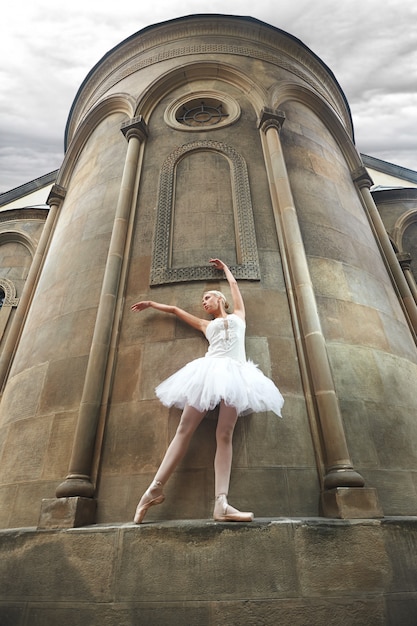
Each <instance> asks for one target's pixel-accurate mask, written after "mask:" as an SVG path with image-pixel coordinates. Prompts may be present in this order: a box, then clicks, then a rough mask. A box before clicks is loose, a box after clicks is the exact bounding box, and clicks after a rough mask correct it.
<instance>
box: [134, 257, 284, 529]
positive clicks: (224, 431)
mask: <svg viewBox="0 0 417 626" xmlns="http://www.w3.org/2000/svg"><path fill="white" fill-rule="evenodd" d="M210 263H211V264H212V265H213V266H214V267H215V268H216V269H218V270H223V272H224V274H225V277H226V279H227V282H228V284H229V287H230V291H231V295H232V302H233V313H230V314H228V313H227V309H228V308H229V305H228V303H227V300H226V298H225V296H224V295H223V293H221V292H220V291H216V290H211V291H206V292H205V293H204V295H203V300H202V304H203V308H204V310H205V311H206V313H207V314H208V315H210V316H211V317H212V318H213V319H212V320H211V321H210V320H206V319H201V318H199V317H196V316H195V315H191V314H190V313H188V312H187V311H184V310H183V309H181V308H179V307H177V306H171V305H167V304H161V303H159V302H153V301H152V300H146V301H140V302H137V303H136V304H134V305H133V306H132V307H131V308H132V310H133V311H143V310H145V309H148V308H153V309H156V310H157V311H161V312H163V313H171V314H173V315H176V316H177V317H178V318H179V319H181V320H182V321H184V322H185V323H187V324H189V325H190V326H191V327H193V328H196V329H197V330H199V331H201V332H202V333H203V334H204V335H205V337H206V339H207V340H208V342H209V347H208V350H207V353H206V355H205V356H204V357H201V358H198V359H195V360H193V361H191V362H190V363H188V364H187V365H185V366H184V367H183V368H181V369H180V370H178V371H177V372H176V373H175V374H173V375H172V376H170V377H169V378H167V379H166V380H165V381H163V382H162V383H161V384H160V385H158V386H157V387H156V389H155V392H156V395H157V396H158V398H159V399H160V401H161V402H162V403H163V404H164V405H165V406H169V407H170V406H176V407H178V408H181V409H183V411H182V415H181V419H180V423H179V425H178V428H177V431H176V433H175V435H174V438H173V439H172V441H171V443H170V445H169V446H168V449H167V451H166V453H165V456H164V458H163V460H162V463H161V465H160V466H159V468H158V471H157V472H156V474H155V477H154V479H153V481H152V483H151V484H150V486H149V487H148V489H147V490H146V491H145V493H144V494H143V496H142V498H141V499H140V501H139V504H138V506H137V508H136V513H135V516H134V522H135V523H136V524H140V523H141V522H142V521H143V519H144V517H145V515H146V512H147V511H148V509H149V508H150V507H151V506H154V505H157V504H161V503H162V502H163V501H164V500H165V495H164V493H163V487H164V485H165V484H166V482H167V481H168V479H169V478H170V476H171V474H172V473H173V472H174V470H175V468H176V467H177V465H178V463H179V462H180V461H181V460H182V458H183V457H184V455H185V453H186V451H187V449H188V446H189V443H190V441H191V438H192V436H193V434H194V432H195V430H196V428H197V426H198V425H199V424H200V422H201V420H202V419H203V418H204V416H205V414H206V413H207V412H208V411H210V410H212V409H214V408H215V407H216V406H219V416H218V422H217V428H216V454H215V458H214V475H215V505H214V512H213V518H214V520H215V521H219V522H251V521H252V520H253V517H254V516H253V513H252V512H246V511H245V512H244V511H239V510H237V509H235V508H234V507H232V506H231V505H230V504H229V503H228V501H227V495H228V491H229V483H230V473H231V467H232V456H233V448H232V439H233V432H234V428H235V425H236V422H237V419H238V416H239V415H245V414H247V413H251V412H261V411H270V410H272V411H273V412H275V413H276V414H277V415H278V416H280V417H281V409H282V406H283V404H284V399H283V397H282V395H281V393H280V391H279V390H278V388H277V387H276V386H275V384H274V383H273V382H272V380H270V379H269V378H267V377H266V376H265V375H264V374H263V373H262V372H261V370H260V369H258V367H257V366H256V365H255V364H254V363H252V361H248V360H247V359H246V354H245V329H246V322H245V305H244V302H243V298H242V295H241V293H240V290H239V287H238V284H237V282H236V279H235V277H234V276H233V274H232V272H231V271H230V269H229V268H228V266H227V265H226V264H225V263H224V262H223V261H221V260H220V259H210Z"/></svg>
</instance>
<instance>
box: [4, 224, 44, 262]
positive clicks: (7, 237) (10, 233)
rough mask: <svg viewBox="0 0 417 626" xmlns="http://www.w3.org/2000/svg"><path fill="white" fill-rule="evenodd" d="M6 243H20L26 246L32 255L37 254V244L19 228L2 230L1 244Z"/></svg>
mask: <svg viewBox="0 0 417 626" xmlns="http://www.w3.org/2000/svg"><path fill="white" fill-rule="evenodd" d="M5 243H19V244H21V245H22V246H24V247H25V248H26V249H27V250H28V251H29V253H30V255H31V257H32V258H33V255H34V254H35V250H36V244H35V242H34V241H32V239H31V238H30V237H28V236H27V235H25V234H24V233H22V232H20V231H17V230H9V229H8V230H6V231H4V232H0V246H1V245H3V244H5Z"/></svg>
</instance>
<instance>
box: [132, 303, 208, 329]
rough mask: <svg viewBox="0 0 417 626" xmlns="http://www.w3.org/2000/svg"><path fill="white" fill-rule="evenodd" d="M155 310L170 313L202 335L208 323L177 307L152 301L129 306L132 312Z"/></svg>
mask: <svg viewBox="0 0 417 626" xmlns="http://www.w3.org/2000/svg"><path fill="white" fill-rule="evenodd" d="M149 308H152V309H156V310H157V311H162V312H163V313H171V314H172V315H176V316H177V317H178V318H179V319H180V320H182V321H183V322H186V323H187V324H189V326H192V327H193V328H196V329H197V330H200V331H201V332H202V333H204V331H205V329H206V327H207V325H208V321H207V320H204V319H201V318H199V317H196V316H195V315H191V313H188V312H187V311H184V309H180V307H178V306H173V305H170V304H162V303H161V302H154V301H153V300H141V301H140V302H136V303H135V304H133V305H132V306H131V310H132V311H144V310H145V309H149Z"/></svg>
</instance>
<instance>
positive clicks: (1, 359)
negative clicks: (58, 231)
mask: <svg viewBox="0 0 417 626" xmlns="http://www.w3.org/2000/svg"><path fill="white" fill-rule="evenodd" d="M65 194H66V191H65V189H63V187H60V186H59V185H53V187H52V189H51V191H50V193H49V196H48V199H47V204H49V207H50V208H49V212H48V217H47V218H46V221H45V225H44V227H43V230H42V234H41V237H40V239H39V243H38V245H37V248H36V251H35V254H34V257H33V259H32V263H31V266H30V268H29V273H28V275H27V278H26V281H25V285H24V287H23V290H22V295H21V296H20V301H19V305H18V307H17V309H16V314H15V316H14V318H13V322H12V324H11V326H10V330H9V333H8V335H7V338H6V341H5V344H4V346H3V350H2V352H1V355H0V389H2V388H3V387H4V384H5V382H6V378H7V375H8V373H9V371H10V367H11V364H12V361H13V357H14V354H15V352H16V348H17V344H18V342H19V338H20V335H21V333H22V330H23V326H24V323H25V320H26V316H27V312H28V309H29V305H30V303H31V301H32V297H33V293H34V290H35V288H36V284H37V282H38V277H39V273H40V270H41V268H42V265H43V262H44V259H45V256H46V252H47V250H48V246H49V241H50V237H51V233H52V231H53V229H54V226H55V222H56V219H57V215H58V212H59V208H60V206H61V205H62V202H63V201H64V198H65Z"/></svg>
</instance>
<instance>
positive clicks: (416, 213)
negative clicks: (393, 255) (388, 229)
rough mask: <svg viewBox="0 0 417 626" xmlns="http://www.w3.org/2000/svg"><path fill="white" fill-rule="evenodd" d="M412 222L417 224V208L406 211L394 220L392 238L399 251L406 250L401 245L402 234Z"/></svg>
mask: <svg viewBox="0 0 417 626" xmlns="http://www.w3.org/2000/svg"><path fill="white" fill-rule="evenodd" d="M412 224H417V208H416V209H410V210H409V211H406V213H403V214H402V215H401V216H400V217H399V218H398V219H397V221H396V222H395V225H394V228H393V230H392V238H393V241H394V243H395V245H396V247H397V249H398V251H399V252H407V250H404V247H403V241H404V234H405V232H406V230H407V228H408V227H409V226H411V225H412Z"/></svg>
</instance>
